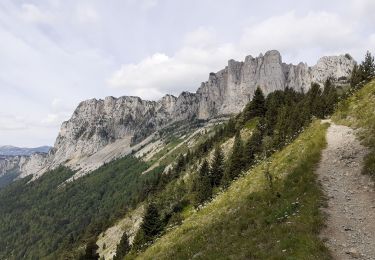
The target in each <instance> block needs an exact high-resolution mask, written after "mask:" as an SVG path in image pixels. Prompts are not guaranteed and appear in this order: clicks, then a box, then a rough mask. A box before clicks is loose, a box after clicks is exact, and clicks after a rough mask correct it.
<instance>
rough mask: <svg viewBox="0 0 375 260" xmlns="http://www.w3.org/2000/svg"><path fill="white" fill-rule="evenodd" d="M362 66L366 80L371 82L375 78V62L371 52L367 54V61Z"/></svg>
mask: <svg viewBox="0 0 375 260" xmlns="http://www.w3.org/2000/svg"><path fill="white" fill-rule="evenodd" d="M361 65H362V70H363V75H364V77H365V80H370V79H372V78H374V77H375V62H374V56H372V55H371V52H369V51H367V52H366V56H365V60H364V61H363V62H362V64H361Z"/></svg>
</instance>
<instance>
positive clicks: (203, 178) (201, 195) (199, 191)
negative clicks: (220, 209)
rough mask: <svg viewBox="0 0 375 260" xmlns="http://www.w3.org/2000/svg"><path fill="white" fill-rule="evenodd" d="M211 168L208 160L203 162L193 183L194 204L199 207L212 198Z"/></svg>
mask: <svg viewBox="0 0 375 260" xmlns="http://www.w3.org/2000/svg"><path fill="white" fill-rule="evenodd" d="M211 181H212V180H211V176H210V168H209V165H208V162H207V161H206V160H204V161H203V163H202V165H201V167H200V169H199V172H198V175H197V176H196V178H195V179H194V183H193V189H192V192H193V204H194V206H196V207H197V206H199V205H200V204H202V203H203V202H204V201H206V200H207V199H209V198H211V196H212V184H211Z"/></svg>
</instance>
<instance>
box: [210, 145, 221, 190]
mask: <svg viewBox="0 0 375 260" xmlns="http://www.w3.org/2000/svg"><path fill="white" fill-rule="evenodd" d="M223 175H224V154H223V151H222V149H221V147H220V145H217V146H216V148H215V151H214V157H213V159H212V162H211V169H210V177H211V185H212V186H219V185H220V182H221V179H222V178H223Z"/></svg>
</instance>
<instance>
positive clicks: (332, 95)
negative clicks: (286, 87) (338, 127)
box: [322, 79, 338, 117]
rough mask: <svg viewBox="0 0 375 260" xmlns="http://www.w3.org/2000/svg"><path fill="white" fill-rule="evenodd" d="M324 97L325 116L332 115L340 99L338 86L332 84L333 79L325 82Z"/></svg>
mask: <svg viewBox="0 0 375 260" xmlns="http://www.w3.org/2000/svg"><path fill="white" fill-rule="evenodd" d="M322 98H323V117H326V116H328V115H331V114H332V113H333V111H334V108H335V105H336V103H337V101H338V95H337V91H336V88H335V87H334V86H333V85H332V82H331V79H327V80H326V82H325V83H324V90H323V94H322Z"/></svg>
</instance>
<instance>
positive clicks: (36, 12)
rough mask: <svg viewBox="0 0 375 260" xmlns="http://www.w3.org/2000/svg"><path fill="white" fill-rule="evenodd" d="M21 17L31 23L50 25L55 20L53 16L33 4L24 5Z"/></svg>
mask: <svg viewBox="0 0 375 260" xmlns="http://www.w3.org/2000/svg"><path fill="white" fill-rule="evenodd" d="M20 15H21V17H22V19H23V20H25V21H27V22H31V23H50V22H52V21H53V19H54V17H53V15H51V14H48V13H46V12H43V11H42V10H41V9H40V8H39V7H38V6H36V5H33V4H23V5H22V6H21V13H20Z"/></svg>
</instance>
